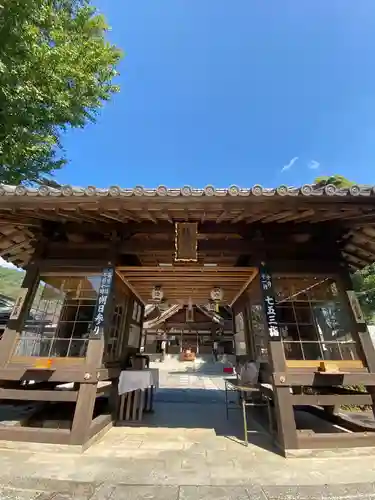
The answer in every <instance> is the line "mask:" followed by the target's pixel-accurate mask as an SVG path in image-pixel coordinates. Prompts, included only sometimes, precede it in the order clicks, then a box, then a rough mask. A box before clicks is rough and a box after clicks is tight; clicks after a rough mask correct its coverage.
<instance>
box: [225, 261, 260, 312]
mask: <svg viewBox="0 0 375 500" xmlns="http://www.w3.org/2000/svg"><path fill="white" fill-rule="evenodd" d="M258 272H259V271H258V269H256V270H254V271H253V274H252V275H251V276H250V278H249V279H248V280H247V281H246V283H244V284H243V286H242V287H241V288H240V290H239V291H238V293H237V294H236V295H235V296H234V298H233V300H232V302H231V303H230V304H229V306H230V307H233V304H234V303H235V302H236V301H237V300H238V299H239V298H240V297H241V295H242V294H243V293H244V292H245V291H246V290H247V289H248V288H249V286H250V284H251V283H252V281H253V280H254V279H255V277H256V276H257V275H258Z"/></svg>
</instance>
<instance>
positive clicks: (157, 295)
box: [151, 286, 164, 302]
mask: <svg viewBox="0 0 375 500" xmlns="http://www.w3.org/2000/svg"><path fill="white" fill-rule="evenodd" d="M163 297H164V293H163V289H162V287H161V286H154V288H153V289H152V292H151V298H152V301H153V302H161V301H162V300H163Z"/></svg>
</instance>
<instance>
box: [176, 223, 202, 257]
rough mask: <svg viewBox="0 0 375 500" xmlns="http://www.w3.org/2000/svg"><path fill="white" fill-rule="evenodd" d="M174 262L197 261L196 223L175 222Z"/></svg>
mask: <svg viewBox="0 0 375 500" xmlns="http://www.w3.org/2000/svg"><path fill="white" fill-rule="evenodd" d="M175 261H176V262H197V261H198V224H197V223H196V222H176V224H175Z"/></svg>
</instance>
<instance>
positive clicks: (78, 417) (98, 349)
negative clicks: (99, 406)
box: [70, 338, 104, 444]
mask: <svg viewBox="0 0 375 500" xmlns="http://www.w3.org/2000/svg"><path fill="white" fill-rule="evenodd" d="M103 349H104V339H103V338H99V339H90V340H89V343H88V347H87V354H86V367H87V383H84V384H80V386H79V391H78V398H77V403H76V407H75V410H74V416H73V422H72V429H71V433H70V444H85V443H86V441H87V440H88V439H89V435H90V425H91V422H92V417H93V413H94V407H95V401H96V391H97V386H98V379H97V376H96V368H99V367H100V365H101V360H102V356H103ZM89 376H90V378H88V377H89Z"/></svg>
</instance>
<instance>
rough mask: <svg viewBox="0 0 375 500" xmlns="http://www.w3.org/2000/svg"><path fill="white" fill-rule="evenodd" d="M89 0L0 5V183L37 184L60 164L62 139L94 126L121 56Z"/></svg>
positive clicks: (16, 0) (2, 0) (10, 0)
mask: <svg viewBox="0 0 375 500" xmlns="http://www.w3.org/2000/svg"><path fill="white" fill-rule="evenodd" d="M107 31H108V26H107V24H106V22H105V19H104V17H103V16H102V15H100V14H99V13H98V12H97V11H96V9H95V8H94V7H92V6H91V5H90V0H0V40H1V43H0V182H2V183H7V184H17V183H22V182H24V183H28V182H38V181H41V180H42V179H44V178H46V176H47V178H48V176H49V175H50V174H53V172H54V171H55V170H56V169H59V168H61V167H62V166H63V165H64V164H65V163H66V158H65V155H64V151H63V149H62V146H61V134H62V133H63V132H64V131H65V130H67V129H69V128H70V127H74V128H75V127H83V126H84V125H85V124H86V123H87V122H89V121H94V120H95V117H96V115H97V113H98V111H99V109H100V108H101V106H102V104H103V102H104V101H107V100H108V99H110V97H111V96H112V94H113V93H115V92H118V90H119V88H118V87H117V86H116V85H114V84H113V83H112V82H113V78H114V77H115V76H116V75H117V71H116V65H117V63H118V61H119V59H120V57H121V52H120V51H119V49H117V48H116V47H115V46H113V45H111V44H110V43H109V42H107V41H106V39H105V36H106V32H107Z"/></svg>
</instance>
